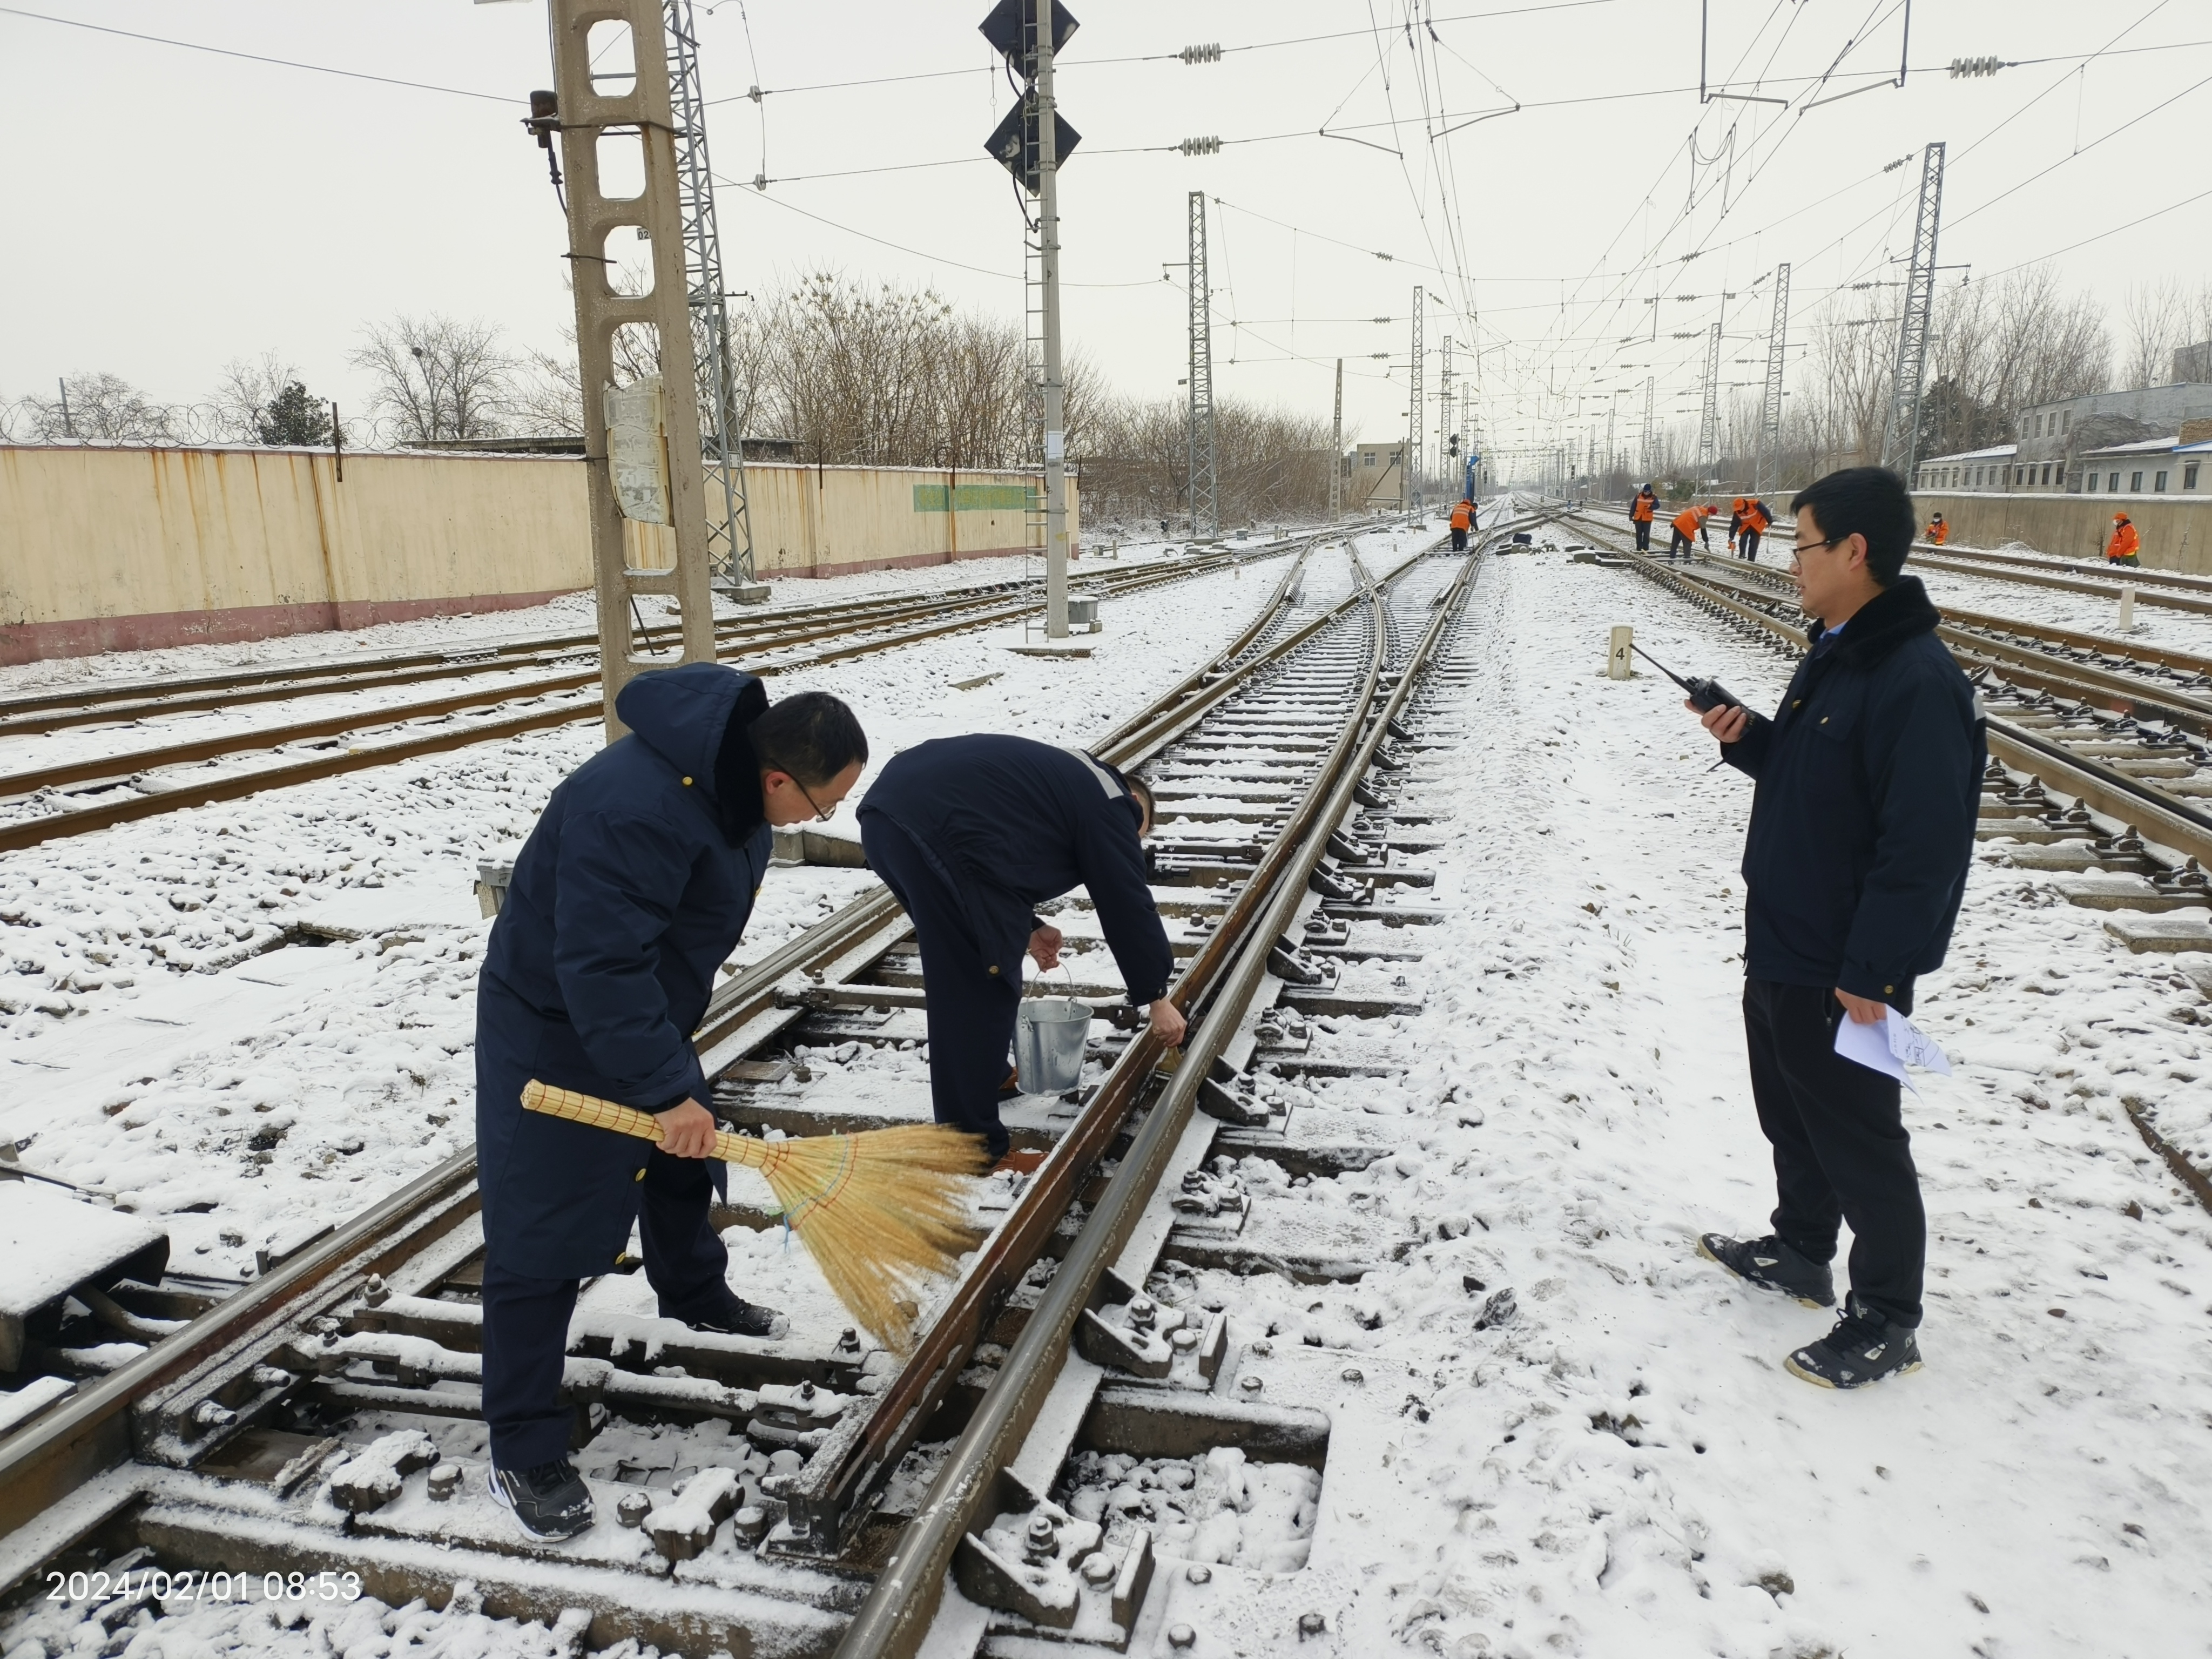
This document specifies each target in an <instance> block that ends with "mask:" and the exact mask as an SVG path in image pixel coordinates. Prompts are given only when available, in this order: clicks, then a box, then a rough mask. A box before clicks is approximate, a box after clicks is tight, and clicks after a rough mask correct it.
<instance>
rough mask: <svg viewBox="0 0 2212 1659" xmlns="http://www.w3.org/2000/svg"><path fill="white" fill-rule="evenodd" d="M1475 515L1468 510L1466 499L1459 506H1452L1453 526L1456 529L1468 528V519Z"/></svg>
mask: <svg viewBox="0 0 2212 1659" xmlns="http://www.w3.org/2000/svg"><path fill="white" fill-rule="evenodd" d="M1473 516H1474V515H1473V514H1472V513H1469V512H1468V505H1467V503H1466V502H1465V501H1462V502H1461V503H1460V504H1459V505H1458V506H1457V507H1454V508H1452V516H1451V527H1452V528H1453V529H1454V530H1464V529H1466V528H1467V527H1468V520H1470V519H1471V518H1472V517H1473Z"/></svg>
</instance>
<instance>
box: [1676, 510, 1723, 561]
mask: <svg viewBox="0 0 2212 1659" xmlns="http://www.w3.org/2000/svg"><path fill="white" fill-rule="evenodd" d="M1719 511H1720V508H1718V507H1684V508H1683V509H1682V510H1681V511H1680V513H1676V514H1675V515H1674V540H1673V541H1671V542H1669V543H1668V544H1667V556H1668V558H1670V559H1671V558H1673V557H1674V556H1675V555H1676V554H1678V553H1679V554H1680V555H1681V556H1682V557H1683V558H1685V559H1687V558H1688V557H1689V556H1690V544H1691V542H1692V541H1698V542H1701V543H1703V544H1704V545H1705V551H1706V552H1708V553H1710V552H1711V551H1712V550H1713V544H1712V539H1711V536H1710V535H1709V534H1708V533H1707V532H1706V529H1705V521H1706V520H1709V519H1711V517H1712V516H1713V514H1714V513H1717V512H1719Z"/></svg>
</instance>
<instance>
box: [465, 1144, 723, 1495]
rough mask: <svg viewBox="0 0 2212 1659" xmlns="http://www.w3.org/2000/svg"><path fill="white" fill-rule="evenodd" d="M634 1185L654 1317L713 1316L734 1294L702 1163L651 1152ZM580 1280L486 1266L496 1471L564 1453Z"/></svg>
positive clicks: (487, 1361) (487, 1370)
mask: <svg viewBox="0 0 2212 1659" xmlns="http://www.w3.org/2000/svg"><path fill="white" fill-rule="evenodd" d="M642 1186H643V1189H644V1190H643V1192H642V1194H641V1203H640V1206H639V1209H638V1236H639V1237H640V1239H641V1241H642V1243H643V1245H644V1250H645V1276H646V1279H647V1282H649V1283H650V1284H651V1285H652V1286H653V1291H655V1293H656V1294H657V1295H658V1296H659V1298H660V1313H661V1315H662V1316H663V1317H664V1318H669V1319H684V1318H689V1317H695V1316H705V1315H708V1314H714V1313H718V1312H720V1311H721V1310H724V1309H726V1307H727V1306H728V1305H729V1303H730V1300H731V1295H732V1292H731V1291H730V1287H729V1285H728V1282H727V1279H726V1274H727V1273H728V1272H729V1267H730V1253H729V1251H728V1250H727V1249H726V1248H725V1247H724V1246H723V1243H722V1241H721V1240H720V1238H719V1237H716V1236H715V1233H714V1228H713V1227H712V1226H710V1225H708V1205H709V1204H710V1203H711V1202H712V1200H713V1198H714V1183H713V1182H711V1181H710V1180H709V1179H708V1168H707V1161H706V1160H705V1159H704V1158H671V1157H669V1156H668V1155H667V1154H666V1153H665V1152H660V1151H659V1150H657V1149H656V1150H655V1151H654V1152H653V1156H652V1157H651V1158H648V1159H647V1161H646V1166H645V1174H644V1177H643V1182H642ZM582 1282H583V1281H582V1280H580V1279H540V1278H537V1277H534V1276H533V1275H532V1274H529V1273H517V1272H515V1271H514V1270H513V1268H511V1267H506V1266H503V1265H502V1264H501V1262H500V1261H499V1259H498V1254H497V1250H496V1248H495V1249H493V1251H492V1252H490V1253H489V1255H487V1256H486V1258H485V1261H484V1274H483V1412H484V1421H485V1422H486V1423H487V1424H488V1425H489V1426H490V1429H491V1461H492V1466H493V1467H494V1468H501V1469H516V1470H521V1469H530V1468H536V1467H537V1466H538V1464H540V1463H550V1462H552V1461H553V1460H554V1459H555V1458H556V1457H565V1456H567V1455H568V1449H569V1442H570V1436H571V1432H572V1430H573V1428H574V1423H575V1413H574V1410H573V1409H572V1408H571V1407H569V1406H568V1405H567V1404H565V1403H564V1402H563V1401H562V1399H561V1369H562V1359H563V1358H564V1357H565V1356H566V1354H567V1353H568V1316H570V1315H571V1314H572V1313H574V1311H575V1308H576V1292H577V1290H578V1288H579V1287H580V1285H581V1284H582Z"/></svg>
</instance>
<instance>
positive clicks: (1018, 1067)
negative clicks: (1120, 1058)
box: [1014, 997, 1091, 1095]
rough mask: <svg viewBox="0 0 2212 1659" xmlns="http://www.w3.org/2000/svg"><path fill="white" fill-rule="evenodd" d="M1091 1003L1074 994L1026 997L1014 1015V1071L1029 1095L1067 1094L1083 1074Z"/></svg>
mask: <svg viewBox="0 0 2212 1659" xmlns="http://www.w3.org/2000/svg"><path fill="white" fill-rule="evenodd" d="M1090 1034H1091V1005H1090V1004H1088V1003H1085V1002H1079V1001H1078V1000H1076V999H1075V998H1073V997H1024V998H1023V999H1022V1001H1021V1006H1020V1008H1019V1009H1018V1011H1017V1012H1016V1013H1015V1016H1014V1073H1015V1077H1016V1080H1017V1081H1018V1082H1019V1083H1020V1085H1021V1089H1022V1092H1023V1093H1024V1094H1025V1095H1063V1094H1066V1092H1067V1091H1069V1090H1070V1089H1073V1087H1075V1085H1076V1084H1077V1083H1078V1082H1079V1081H1080V1080H1081V1079H1082V1076H1083V1045H1084V1042H1085V1038H1087V1037H1088V1036H1090Z"/></svg>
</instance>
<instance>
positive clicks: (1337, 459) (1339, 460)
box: [1328, 357, 1344, 524]
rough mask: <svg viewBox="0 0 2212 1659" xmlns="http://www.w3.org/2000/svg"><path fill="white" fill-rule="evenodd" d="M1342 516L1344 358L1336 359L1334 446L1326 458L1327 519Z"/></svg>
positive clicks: (1331, 520) (1330, 520)
mask: <svg viewBox="0 0 2212 1659" xmlns="http://www.w3.org/2000/svg"><path fill="white" fill-rule="evenodd" d="M1343 516H1344V359H1343V358H1341V357H1339V358H1338V359H1337V360H1336V447H1335V448H1334V450H1332V451H1331V452H1330V453H1329V458H1328V521H1329V522H1330V523H1331V524H1334V523H1335V522H1336V521H1337V520H1339V519H1340V518H1342V517H1343Z"/></svg>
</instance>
